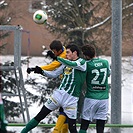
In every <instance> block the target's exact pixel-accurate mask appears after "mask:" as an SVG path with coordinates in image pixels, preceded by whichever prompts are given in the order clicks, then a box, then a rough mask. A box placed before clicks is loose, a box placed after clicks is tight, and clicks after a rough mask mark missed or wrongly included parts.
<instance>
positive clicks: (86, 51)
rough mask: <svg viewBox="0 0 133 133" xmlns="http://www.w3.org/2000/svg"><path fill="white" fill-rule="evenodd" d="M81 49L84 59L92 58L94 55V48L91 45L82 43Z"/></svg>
mask: <svg viewBox="0 0 133 133" xmlns="http://www.w3.org/2000/svg"><path fill="white" fill-rule="evenodd" d="M81 49H82V53H83V55H84V56H85V57H86V59H92V58H94V57H95V56H96V50H95V47H94V46H93V45H84V46H82V48H81Z"/></svg>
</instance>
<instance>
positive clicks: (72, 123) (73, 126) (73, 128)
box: [67, 117, 77, 133]
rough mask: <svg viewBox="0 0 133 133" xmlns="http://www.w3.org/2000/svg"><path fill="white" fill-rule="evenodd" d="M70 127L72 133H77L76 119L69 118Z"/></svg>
mask: <svg viewBox="0 0 133 133" xmlns="http://www.w3.org/2000/svg"><path fill="white" fill-rule="evenodd" d="M67 119H68V127H69V131H70V133H77V129H76V119H71V118H68V117H67Z"/></svg>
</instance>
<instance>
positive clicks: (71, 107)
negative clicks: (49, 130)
mask: <svg viewBox="0 0 133 133" xmlns="http://www.w3.org/2000/svg"><path fill="white" fill-rule="evenodd" d="M78 100H79V98H78V97H74V96H71V95H69V94H68V93H67V92H66V91H64V90H59V89H56V90H54V92H53V94H52V96H51V97H50V98H49V99H48V100H47V101H46V103H45V106H46V107H47V108H48V109H50V110H55V109H57V108H59V107H62V108H63V109H64V112H65V114H66V115H67V116H68V117H69V118H71V119H76V118H77V102H78Z"/></svg>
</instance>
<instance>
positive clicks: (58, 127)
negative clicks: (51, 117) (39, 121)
mask: <svg viewBox="0 0 133 133" xmlns="http://www.w3.org/2000/svg"><path fill="white" fill-rule="evenodd" d="M65 121H66V115H65V113H64V114H63V112H62V113H61V114H60V115H59V116H58V119H57V122H56V125H55V127H54V130H53V132H52V133H60V132H61V128H62V126H63V124H64V122H65Z"/></svg>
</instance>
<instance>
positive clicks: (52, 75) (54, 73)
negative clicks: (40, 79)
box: [43, 65, 65, 78]
mask: <svg viewBox="0 0 133 133" xmlns="http://www.w3.org/2000/svg"><path fill="white" fill-rule="evenodd" d="M64 67H65V66H64V65H61V66H60V67H58V68H57V69H56V70H53V71H46V70H43V75H44V76H46V77H49V78H57V77H58V76H59V75H60V74H62V73H63V70H64Z"/></svg>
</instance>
